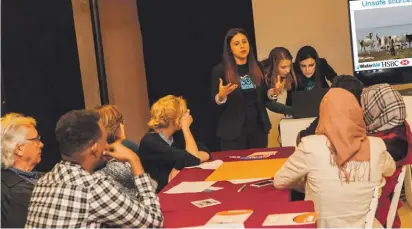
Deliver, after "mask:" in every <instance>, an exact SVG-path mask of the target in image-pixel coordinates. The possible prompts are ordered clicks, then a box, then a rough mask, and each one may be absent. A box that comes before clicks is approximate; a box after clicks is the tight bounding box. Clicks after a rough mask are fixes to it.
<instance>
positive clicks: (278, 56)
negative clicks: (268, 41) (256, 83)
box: [265, 47, 297, 90]
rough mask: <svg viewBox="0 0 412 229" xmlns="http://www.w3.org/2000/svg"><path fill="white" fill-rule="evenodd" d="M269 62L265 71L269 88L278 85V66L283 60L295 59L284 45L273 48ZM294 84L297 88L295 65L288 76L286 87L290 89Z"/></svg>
mask: <svg viewBox="0 0 412 229" xmlns="http://www.w3.org/2000/svg"><path fill="white" fill-rule="evenodd" d="M267 60H268V64H267V67H266V71H265V72H266V73H265V83H266V85H267V86H268V88H271V87H275V85H276V77H277V76H278V74H279V73H278V71H277V69H278V66H279V63H280V61H281V60H290V61H293V56H292V54H290V52H289V50H287V49H286V48H284V47H276V48H274V49H272V51H270V53H269V58H268V59H267ZM292 85H294V87H295V88H296V86H297V82H296V77H295V73H294V71H293V66H292V68H291V69H290V73H289V75H288V76H286V88H287V90H290V89H291V88H292Z"/></svg>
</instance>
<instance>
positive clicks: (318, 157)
mask: <svg viewBox="0 0 412 229" xmlns="http://www.w3.org/2000/svg"><path fill="white" fill-rule="evenodd" d="M394 170H395V162H394V160H393V159H392V157H391V156H390V155H389V153H388V152H387V151H386V147H385V144H384V142H383V141H382V139H380V138H376V137H368V136H367V135H366V126H365V122H364V121H363V111H362V108H361V107H360V105H359V103H358V102H357V100H356V98H355V96H354V95H353V94H352V93H350V92H349V91H347V90H345V89H341V88H332V89H330V90H329V92H328V93H327V94H326V95H325V97H324V98H323V99H322V102H321V105H320V117H319V125H318V127H317V129H316V135H311V136H308V137H304V138H302V141H301V143H300V144H299V146H298V148H297V149H296V151H295V153H294V154H293V155H291V156H290V157H289V159H288V161H287V162H286V163H285V164H284V165H283V167H282V168H281V169H280V170H279V172H278V173H277V174H276V175H275V177H274V186H275V188H278V189H284V188H290V187H292V186H293V185H294V184H296V182H299V181H300V180H301V179H302V178H306V185H305V194H306V195H305V200H312V201H314V203H315V210H316V212H318V213H319V218H318V221H317V226H318V227H362V226H364V223H365V217H366V215H367V213H368V209H369V206H370V203H371V200H372V196H373V192H374V189H375V188H376V187H378V186H380V185H381V183H382V182H383V177H384V176H391V175H392V174H393V172H394ZM354 203H356V204H354Z"/></svg>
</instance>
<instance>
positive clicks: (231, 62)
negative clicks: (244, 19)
mask: <svg viewBox="0 0 412 229" xmlns="http://www.w3.org/2000/svg"><path fill="white" fill-rule="evenodd" d="M239 33H240V34H243V35H245V37H246V38H247V40H248V42H249V54H248V56H247V63H248V66H249V74H250V75H251V80H252V81H253V82H254V83H255V84H257V85H259V84H260V81H261V79H262V77H263V74H262V71H261V70H260V68H259V66H258V64H257V61H256V58H255V54H254V52H253V48H252V46H251V45H250V39H249V36H248V35H247V33H246V31H245V30H243V29H240V28H235V29H230V30H229V31H228V32H227V33H226V36H225V43H224V45H223V55H222V61H223V66H224V68H225V77H226V81H227V82H230V83H236V84H239V77H238V72H237V67H236V62H235V58H234V57H233V53H232V49H231V47H230V42H231V41H232V38H233V37H234V36H235V35H237V34H239Z"/></svg>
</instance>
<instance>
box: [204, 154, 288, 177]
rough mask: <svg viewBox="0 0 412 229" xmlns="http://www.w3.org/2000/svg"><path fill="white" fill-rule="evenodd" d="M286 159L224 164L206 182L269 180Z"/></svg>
mask: <svg viewBox="0 0 412 229" xmlns="http://www.w3.org/2000/svg"><path fill="white" fill-rule="evenodd" d="M287 160H288V159H287V158H280V159H270V160H250V161H234V162H224V163H223V164H222V165H221V166H220V167H219V168H217V169H216V170H215V171H214V172H213V173H212V174H210V176H209V177H208V178H206V181H224V180H237V179H250V178H271V177H273V176H274V175H275V173H277V171H278V170H279V169H280V168H281V167H282V165H283V164H284V163H285V162H286V161H287Z"/></svg>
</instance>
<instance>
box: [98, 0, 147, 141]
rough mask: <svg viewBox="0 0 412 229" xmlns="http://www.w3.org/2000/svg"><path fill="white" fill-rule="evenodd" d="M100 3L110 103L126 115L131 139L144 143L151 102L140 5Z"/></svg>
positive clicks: (112, 0) (126, 0)
mask: <svg viewBox="0 0 412 229" xmlns="http://www.w3.org/2000/svg"><path fill="white" fill-rule="evenodd" d="M99 3H100V9H99V11H100V23H101V30H102V39H103V49H104V58H105V64H106V74H107V83H108V88H109V100H110V103H112V104H116V105H117V106H119V108H120V109H121V110H122V112H123V116H124V118H125V120H126V134H127V137H128V138H130V139H131V140H134V141H136V142H140V139H141V138H142V137H143V135H144V134H145V133H146V131H147V124H146V123H147V122H148V119H149V101H148V95H147V85H146V72H145V67H144V59H143V44H142V34H141V32H140V24H139V18H138V15H137V6H136V1H135V0H121V1H119V0H100V2H99Z"/></svg>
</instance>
